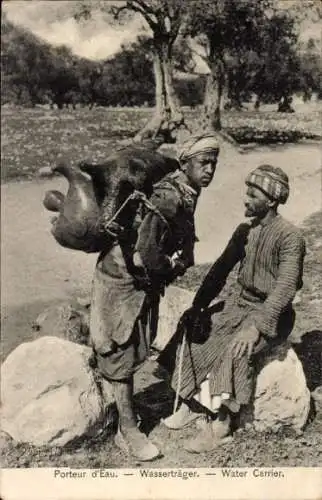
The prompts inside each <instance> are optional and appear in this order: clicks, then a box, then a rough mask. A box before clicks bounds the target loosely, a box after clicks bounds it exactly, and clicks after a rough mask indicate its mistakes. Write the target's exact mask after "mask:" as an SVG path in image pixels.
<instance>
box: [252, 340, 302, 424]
mask: <svg viewBox="0 0 322 500" xmlns="http://www.w3.org/2000/svg"><path fill="white" fill-rule="evenodd" d="M309 411H310V391H309V389H308V387H307V385H306V379H305V375H304V371H303V367H302V364H301V362H300V360H299V359H298V357H297V355H296V353H295V351H294V350H293V348H292V347H282V348H280V349H277V350H275V351H273V352H272V354H271V355H270V356H268V357H267V358H266V360H265V365H264V366H262V367H261V369H260V371H259V373H258V376H257V381H256V390H255V396H254V422H253V424H254V427H255V429H256V430H257V431H268V430H272V431H278V430H279V429H281V428H282V427H291V428H293V429H295V430H296V431H300V430H301V429H302V428H303V427H304V425H305V424H306V422H307V419H308V415H309Z"/></svg>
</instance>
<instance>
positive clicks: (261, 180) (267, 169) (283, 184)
mask: <svg viewBox="0 0 322 500" xmlns="http://www.w3.org/2000/svg"><path fill="white" fill-rule="evenodd" d="M246 184H247V185H248V186H255V187H257V188H259V189H260V190H261V191H263V192H264V193H265V194H267V195H268V196H269V197H270V198H272V199H273V200H276V201H278V202H279V203H282V204H284V203H286V201H287V198H288V195H289V192H290V188H289V180H288V176H287V175H286V173H285V172H284V171H283V170H282V169H281V168H279V167H273V166H272V165H260V166H259V167H257V168H255V170H253V172H251V173H250V174H249V175H248V176H247V178H246Z"/></svg>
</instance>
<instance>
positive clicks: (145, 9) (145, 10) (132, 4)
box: [126, 0, 158, 31]
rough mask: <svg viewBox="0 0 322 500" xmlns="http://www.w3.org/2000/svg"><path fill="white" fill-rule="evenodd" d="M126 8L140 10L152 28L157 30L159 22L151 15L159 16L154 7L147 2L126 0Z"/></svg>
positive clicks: (134, 10)
mask: <svg viewBox="0 0 322 500" xmlns="http://www.w3.org/2000/svg"><path fill="white" fill-rule="evenodd" d="M136 4H137V5H136ZM126 8H127V9H129V10H133V12H138V13H139V14H141V16H143V17H144V19H145V20H146V22H147V23H148V25H149V26H150V28H151V30H152V31H156V29H157V27H158V23H156V22H155V21H154V20H153V18H152V17H151V16H154V17H157V16H156V14H155V12H154V11H153V9H151V7H149V6H148V5H147V4H146V3H145V2H143V1H142V0H133V1H131V0H128V1H127V2H126Z"/></svg>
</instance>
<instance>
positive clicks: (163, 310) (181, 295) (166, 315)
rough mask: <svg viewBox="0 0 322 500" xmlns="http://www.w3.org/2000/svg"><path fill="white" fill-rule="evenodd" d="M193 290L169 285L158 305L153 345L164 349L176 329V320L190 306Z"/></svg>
mask: <svg viewBox="0 0 322 500" xmlns="http://www.w3.org/2000/svg"><path fill="white" fill-rule="evenodd" d="M194 296H195V293H194V292H191V291H189V290H185V289H183V288H180V287H178V286H174V285H171V286H169V287H168V288H167V289H166V292H165V295H164V297H162V298H161V301H160V307H159V322H158V333H157V337H156V339H155V341H154V343H153V347H154V348H155V349H157V350H159V351H161V350H162V349H164V347H165V346H166V344H167V343H168V342H169V340H170V339H171V337H172V336H173V335H174V333H175V332H176V329H177V324H178V321H179V319H180V317H181V315H182V314H183V313H184V311H185V310H186V309H188V308H189V307H191V304H192V301H193V298H194Z"/></svg>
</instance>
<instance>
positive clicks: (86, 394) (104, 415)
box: [1, 337, 113, 446]
mask: <svg viewBox="0 0 322 500" xmlns="http://www.w3.org/2000/svg"><path fill="white" fill-rule="evenodd" d="M90 356H91V349H90V348H89V347H86V346H81V345H78V344H75V343H73V342H69V341H67V340H63V339H59V338H56V337H42V338H40V339H38V340H34V341H32V342H26V343H24V344H21V345H20V346H19V347H17V348H16V349H15V350H14V351H13V352H12V353H11V354H10V355H9V356H8V357H7V359H6V360H5V361H4V363H3V365H2V367H1V384H2V422H1V423H2V429H3V431H5V432H6V433H8V434H9V435H10V436H11V437H12V438H13V439H14V440H16V441H17V442H28V443H31V444H33V445H36V446H41V445H52V446H55V445H57V446H63V445H65V444H66V443H70V442H71V441H74V440H75V439H77V438H81V437H85V436H93V435H96V434H97V433H99V432H100V431H101V429H102V427H103V426H106V425H108V424H109V423H110V422H109V420H110V419H111V415H112V413H113V412H108V411H107V409H108V408H109V405H110V404H111V403H113V393H112V390H111V388H110V387H106V386H104V388H103V390H102V388H100V386H99V384H98V383H97V381H96V376H95V373H94V372H93V370H92V369H91V368H90V366H89V360H90ZM103 393H104V397H103Z"/></svg>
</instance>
